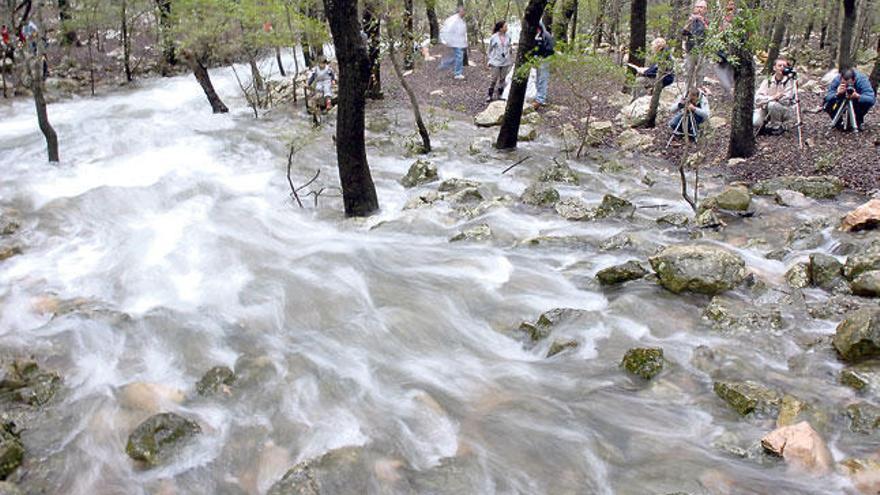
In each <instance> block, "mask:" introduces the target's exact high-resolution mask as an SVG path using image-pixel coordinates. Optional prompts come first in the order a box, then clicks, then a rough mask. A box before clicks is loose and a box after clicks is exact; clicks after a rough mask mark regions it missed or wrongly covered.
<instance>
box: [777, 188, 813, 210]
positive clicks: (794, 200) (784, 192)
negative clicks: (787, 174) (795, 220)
mask: <svg viewBox="0 0 880 495" xmlns="http://www.w3.org/2000/svg"><path fill="white" fill-rule="evenodd" d="M774 199H775V200H776V203H777V204H778V205H780V206H788V207H789V208H809V207H811V206H813V204H815V202H814V201H813V200H812V199H810V198H808V197H806V196H804V195H803V194H801V193H799V192H797V191H791V190H789V189H780V190H778V191H776V194H775V196H774Z"/></svg>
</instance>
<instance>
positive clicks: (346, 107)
mask: <svg viewBox="0 0 880 495" xmlns="http://www.w3.org/2000/svg"><path fill="white" fill-rule="evenodd" d="M324 12H325V14H326V16H327V21H328V22H329V24H330V32H331V33H332V35H333V46H334V47H335V48H336V59H337V61H338V62H339V104H338V109H339V110H338V113H337V115H336V163H337V167H338V168H339V181H340V183H341V185H342V201H343V204H344V205H345V214H346V215H347V216H358V217H362V216H368V215H370V214H372V213H374V212H376V211H377V210H378V209H379V200H378V198H377V197H376V186H375V185H374V184H373V177H372V175H371V174H370V166H369V164H368V163H367V149H366V145H365V142H364V113H365V106H366V97H365V93H366V90H367V83H368V81H369V79H370V59H369V57H368V56H367V47H366V44H365V43H364V39H363V38H362V37H361V25H360V20H359V18H358V7H357V1H356V0H324Z"/></svg>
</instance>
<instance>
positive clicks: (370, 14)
mask: <svg viewBox="0 0 880 495" xmlns="http://www.w3.org/2000/svg"><path fill="white" fill-rule="evenodd" d="M376 9H377V3H376V0H371V1H368V2H366V3H364V13H363V18H362V19H363V20H362V24H363V27H364V32H365V33H367V57H368V58H369V60H370V80H369V82H368V83H367V98H369V99H371V100H381V99H383V98H384V97H385V95H383V94H382V62H381V61H380V56H381V54H382V33H381V29H382V26H381V24H382V23H381V22H380V18H379V13H378V12H376ZM438 30H439V28H438ZM438 36H439V35H438Z"/></svg>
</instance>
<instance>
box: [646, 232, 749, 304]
mask: <svg viewBox="0 0 880 495" xmlns="http://www.w3.org/2000/svg"><path fill="white" fill-rule="evenodd" d="M649 261H650V262H651V267H652V268H653V269H654V271H655V272H656V273H657V276H658V277H659V279H660V284H661V285H662V286H663V287H665V288H666V289H668V290H670V291H672V292H674V293H680V292H684V291H689V292H696V293H699V294H708V295H716V294H720V293H721V292H724V291H727V290H730V289H732V288H734V287H736V286H737V285H739V284H740V283H742V281H743V280H744V279H745V275H746V273H745V272H746V270H745V262H744V261H743V260H742V258H740V257H739V256H738V255H736V254H733V253H731V252H730V251H727V250H725V249H722V248H720V247H717V246H712V245H702V244H680V245H676V246H671V247H668V248H666V249H664V250H663V251H662V252H660V254H658V255H656V256H652V257H651V258H649Z"/></svg>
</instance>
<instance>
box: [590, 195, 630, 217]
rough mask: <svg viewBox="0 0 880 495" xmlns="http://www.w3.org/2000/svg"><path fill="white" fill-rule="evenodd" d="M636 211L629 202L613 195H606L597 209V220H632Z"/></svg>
mask: <svg viewBox="0 0 880 495" xmlns="http://www.w3.org/2000/svg"><path fill="white" fill-rule="evenodd" d="M635 211H636V207H635V206H634V205H633V204H632V203H630V202H629V201H627V200H625V199H623V198H618V197H617V196H615V195H613V194H606V195H605V196H604V197H603V198H602V203H601V204H600V205H599V207H598V208H597V209H596V218H610V217H616V218H630V217H632V216H633V213H635Z"/></svg>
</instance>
